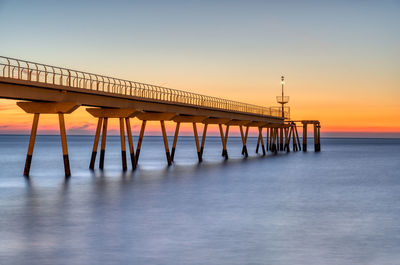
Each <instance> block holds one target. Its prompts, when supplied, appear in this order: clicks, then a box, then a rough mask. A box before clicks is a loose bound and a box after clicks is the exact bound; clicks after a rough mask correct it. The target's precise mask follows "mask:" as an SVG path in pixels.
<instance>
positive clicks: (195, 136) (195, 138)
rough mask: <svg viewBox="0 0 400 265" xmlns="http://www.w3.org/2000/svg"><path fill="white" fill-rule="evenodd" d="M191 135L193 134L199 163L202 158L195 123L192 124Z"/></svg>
mask: <svg viewBox="0 0 400 265" xmlns="http://www.w3.org/2000/svg"><path fill="white" fill-rule="evenodd" d="M193 133H194V140H195V142H196V150H197V158H198V159H199V163H201V162H202V161H203V158H202V156H201V152H200V144H199V135H198V132H197V126H196V123H195V122H193Z"/></svg>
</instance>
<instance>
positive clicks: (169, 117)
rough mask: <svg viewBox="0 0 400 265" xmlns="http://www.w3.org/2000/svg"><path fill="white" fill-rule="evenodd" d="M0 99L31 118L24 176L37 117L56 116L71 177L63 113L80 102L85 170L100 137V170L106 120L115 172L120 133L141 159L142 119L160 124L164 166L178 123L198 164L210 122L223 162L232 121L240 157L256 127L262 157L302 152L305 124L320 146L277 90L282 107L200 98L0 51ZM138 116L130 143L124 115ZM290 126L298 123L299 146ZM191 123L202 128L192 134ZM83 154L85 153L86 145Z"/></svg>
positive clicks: (133, 157) (132, 157)
mask: <svg viewBox="0 0 400 265" xmlns="http://www.w3.org/2000/svg"><path fill="white" fill-rule="evenodd" d="M0 98H4V99H12V100H23V101H21V102H17V105H18V106H19V107H20V108H21V109H23V110H24V111H25V112H26V113H29V114H33V122H32V129H31V135H30V140H29V146H28V151H27V157H26V162H25V167H24V175H25V176H29V172H30V166H31V162H32V157H33V150H34V145H35V139H36V133H37V128H38V124H39V117H40V115H41V114H50V115H56V116H57V117H58V120H59V126H60V136H61V143H62V152H63V159H64V170H65V176H66V177H69V176H70V175H71V169H70V165H69V154H68V146H67V135H66V129H65V122H64V115H67V114H70V113H72V112H73V111H75V110H76V109H77V108H79V107H86V110H87V112H88V113H90V115H91V116H93V118H94V119H97V128H96V133H95V138H94V142H93V149H92V153H91V159H90V164H89V168H90V169H92V170H93V169H94V168H95V163H96V158H97V150H98V145H99V142H100V137H101V143H100V157H99V168H100V169H103V168H104V159H105V152H106V150H105V146H106V140H107V126H108V120H109V119H118V120H119V124H120V138H121V164H122V170H123V171H126V170H127V169H128V163H127V154H126V142H125V141H126V136H127V139H128V147H129V157H130V162H131V163H130V164H131V167H132V169H133V170H134V169H135V168H136V167H137V164H138V162H139V157H140V150H141V145H142V141H143V136H144V134H145V129H146V123H147V121H157V122H159V123H160V130H161V133H162V137H163V141H164V149H165V156H166V160H167V164H168V165H172V163H173V162H174V155H175V152H178V151H179V149H177V139H178V136H179V129H180V124H181V123H191V124H192V126H193V135H194V139H195V144H196V151H197V157H198V162H199V163H201V162H202V161H203V150H204V145H205V140H206V136H207V129H208V127H209V126H217V127H218V129H219V133H220V137H221V147H222V152H221V155H222V156H223V157H224V158H225V159H228V158H229V156H228V148H227V147H228V138H229V129H230V127H232V126H237V127H239V129H240V134H241V139H242V145H243V146H242V155H243V157H244V158H245V157H248V150H247V145H246V142H247V137H248V132H249V128H251V127H254V128H256V129H258V143H257V147H256V152H257V153H258V151H259V147H260V146H261V150H262V153H263V155H266V153H267V152H268V151H270V152H272V153H275V154H276V153H277V152H290V144H291V143H292V145H293V146H292V150H293V151H298V150H301V148H303V151H307V125H309V124H312V125H313V126H314V145H315V148H314V149H315V151H316V152H318V151H320V150H321V145H320V122H319V121H316V120H300V121H292V120H290V109H289V107H286V106H285V104H286V103H287V102H288V97H285V96H284V93H283V77H282V96H280V97H278V98H277V101H278V103H279V104H281V105H282V106H281V107H262V106H257V105H252V104H247V103H242V102H237V101H232V100H228V99H222V98H216V97H211V96H205V95H200V94H196V93H191V92H186V91H182V90H176V89H171V88H166V87H161V86H156V85H150V84H145V83H139V82H134V81H128V80H123V79H118V78H113V77H108V76H103V75H98V74H93V73H87V72H82V71H76V70H71V69H67V68H62V67H56V66H51V65H46V64H41V63H35V62H29V61H25V60H19V59H14V58H8V57H4V56H0ZM133 118H136V119H138V120H140V121H141V129H140V133H139V139H138V142H137V144H136V148H135V146H134V142H133V137H132V135H133V133H132V129H131V123H130V119H133ZM165 122H173V123H175V133H174V138H173V143H172V148H171V150H170V147H169V143H168V139H167V132H166V129H165ZM297 123H301V124H302V126H303V139H302V140H303V143H302V146H301V143H300V139H299V135H298V132H297ZM198 124H203V125H204V129H203V132H202V134H201V140H200V138H199V132H198V129H197V125H198ZM88 154H90V151H89V150H88Z"/></svg>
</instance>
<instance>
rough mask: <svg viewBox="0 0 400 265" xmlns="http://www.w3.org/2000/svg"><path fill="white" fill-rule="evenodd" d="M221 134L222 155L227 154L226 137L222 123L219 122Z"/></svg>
mask: <svg viewBox="0 0 400 265" xmlns="http://www.w3.org/2000/svg"><path fill="white" fill-rule="evenodd" d="M218 128H219V134H220V135H221V143H222V154H221V155H222V156H224V154H225V139H224V130H223V129H222V124H218Z"/></svg>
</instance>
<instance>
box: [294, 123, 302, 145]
mask: <svg viewBox="0 0 400 265" xmlns="http://www.w3.org/2000/svg"><path fill="white" fill-rule="evenodd" d="M294 131H295V132H296V140H297V146H298V150H300V151H301V144H300V138H299V133H298V131H297V125H296V124H294Z"/></svg>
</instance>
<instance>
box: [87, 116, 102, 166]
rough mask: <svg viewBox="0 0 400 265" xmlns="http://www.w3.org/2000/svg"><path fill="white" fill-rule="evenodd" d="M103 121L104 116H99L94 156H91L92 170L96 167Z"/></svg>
mask: <svg viewBox="0 0 400 265" xmlns="http://www.w3.org/2000/svg"><path fill="white" fill-rule="evenodd" d="M102 123H103V118H99V119H98V121H97V128H96V134H95V136H94V142H93V151H92V157H91V158H90V164H89V169H92V170H93V169H94V163H95V162H96V155H97V147H98V145H99V139H100V133H101V125H102Z"/></svg>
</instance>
